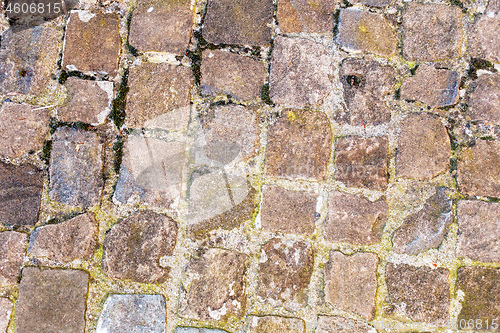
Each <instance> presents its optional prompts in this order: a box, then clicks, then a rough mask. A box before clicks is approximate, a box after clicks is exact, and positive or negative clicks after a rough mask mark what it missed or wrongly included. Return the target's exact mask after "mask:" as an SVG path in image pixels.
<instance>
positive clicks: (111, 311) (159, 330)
mask: <svg viewBox="0 0 500 333" xmlns="http://www.w3.org/2000/svg"><path fill="white" fill-rule="evenodd" d="M165 322H166V318H165V299H164V298H163V296H162V295H139V294H124V295H110V296H109V297H108V298H107V299H106V302H105V303H104V307H103V310H102V313H101V317H100V318H99V322H98V324H97V332H108V333H129V332H138V333H139V332H141V333H142V332H144V333H164V332H165Z"/></svg>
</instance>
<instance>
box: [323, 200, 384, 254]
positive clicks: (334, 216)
mask: <svg viewBox="0 0 500 333" xmlns="http://www.w3.org/2000/svg"><path fill="white" fill-rule="evenodd" d="M387 214H388V208H387V203H386V201H385V198H381V199H379V200H377V201H374V202H371V201H370V200H368V199H366V198H364V197H362V196H360V195H354V194H348V193H342V192H330V194H329V196H328V217H327V219H326V220H325V222H324V228H325V239H326V240H327V241H329V242H349V243H351V244H356V245H368V244H375V243H377V242H379V241H380V239H381V237H382V230H383V229H384V226H385V223H386V221H387V216H388V215H387Z"/></svg>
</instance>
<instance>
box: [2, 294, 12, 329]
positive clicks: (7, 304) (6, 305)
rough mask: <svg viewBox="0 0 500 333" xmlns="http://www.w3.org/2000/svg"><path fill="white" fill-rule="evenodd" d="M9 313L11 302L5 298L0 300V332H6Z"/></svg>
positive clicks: (10, 311)
mask: <svg viewBox="0 0 500 333" xmlns="http://www.w3.org/2000/svg"><path fill="white" fill-rule="evenodd" d="M11 313H12V302H11V301H10V300H9V299H7V298H0V332H2V333H4V332H6V330H7V326H9V320H10V314H11Z"/></svg>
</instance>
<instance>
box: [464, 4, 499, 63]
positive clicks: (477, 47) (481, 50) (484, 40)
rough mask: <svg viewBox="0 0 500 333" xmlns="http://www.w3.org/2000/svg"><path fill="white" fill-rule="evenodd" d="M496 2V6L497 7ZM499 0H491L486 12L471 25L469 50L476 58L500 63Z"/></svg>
mask: <svg viewBox="0 0 500 333" xmlns="http://www.w3.org/2000/svg"><path fill="white" fill-rule="evenodd" d="M495 3H496V7H495ZM498 8H499V6H498V1H497V2H495V1H490V2H489V4H488V7H487V8H486V12H485V13H484V14H483V15H480V16H479V17H477V18H476V20H475V22H474V24H472V25H471V26H470V27H469V29H468V30H469V31H468V33H469V38H468V48H467V52H468V53H469V54H470V55H471V56H472V57H476V58H482V59H486V60H488V61H491V62H495V63H500V36H499V35H498V34H497V33H495V32H496V31H498V30H499V29H500V11H499V9H498Z"/></svg>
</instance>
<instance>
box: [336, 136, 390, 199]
mask: <svg viewBox="0 0 500 333" xmlns="http://www.w3.org/2000/svg"><path fill="white" fill-rule="evenodd" d="M388 150H389V143H388V140H387V137H385V136H384V137H380V138H379V137H372V138H367V139H364V138H361V137H346V138H340V139H338V140H337V142H336V144H335V179H336V180H339V181H341V182H343V183H344V184H345V185H346V186H347V187H364V188H369V189H372V190H379V191H384V190H385V189H386V188H387V181H388V178H389V173H388V172H387V152H388Z"/></svg>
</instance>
